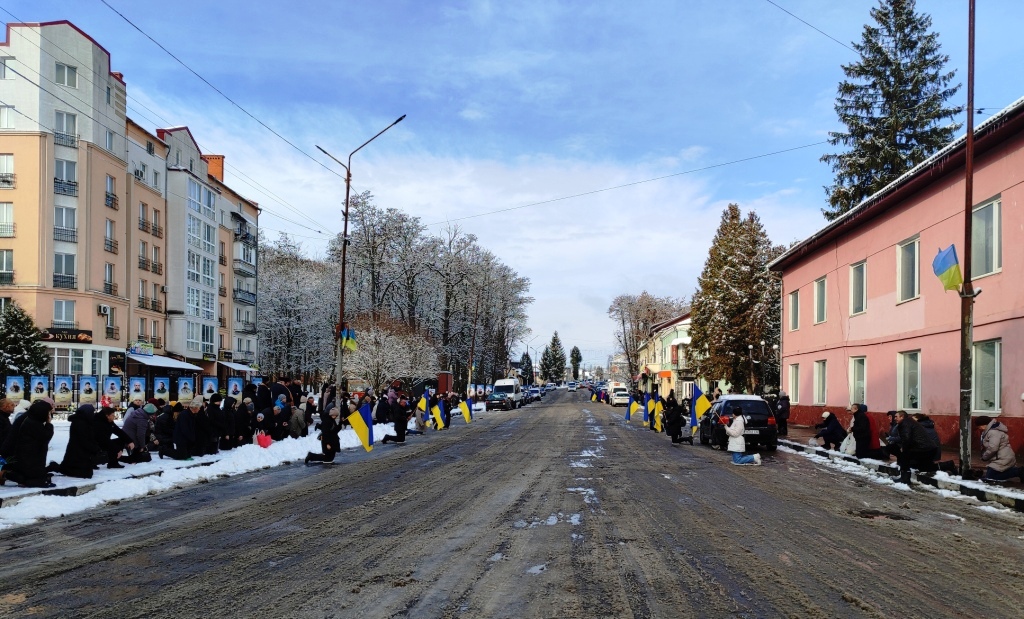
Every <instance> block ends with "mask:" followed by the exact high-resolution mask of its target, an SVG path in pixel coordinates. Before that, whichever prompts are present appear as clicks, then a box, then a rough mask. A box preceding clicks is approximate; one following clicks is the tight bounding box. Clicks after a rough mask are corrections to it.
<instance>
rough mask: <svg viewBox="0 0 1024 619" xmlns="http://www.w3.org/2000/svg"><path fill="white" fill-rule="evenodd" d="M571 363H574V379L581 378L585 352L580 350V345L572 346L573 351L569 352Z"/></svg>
mask: <svg viewBox="0 0 1024 619" xmlns="http://www.w3.org/2000/svg"><path fill="white" fill-rule="evenodd" d="M569 363H570V364H571V365H572V379H573V380H579V379H580V364H581V363H583V353H581V352H580V349H579V347H577V346H573V347H572V352H570V353H569Z"/></svg>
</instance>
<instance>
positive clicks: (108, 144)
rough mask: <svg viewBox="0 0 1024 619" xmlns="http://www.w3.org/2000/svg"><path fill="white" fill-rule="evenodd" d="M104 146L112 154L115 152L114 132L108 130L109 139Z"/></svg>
mask: <svg viewBox="0 0 1024 619" xmlns="http://www.w3.org/2000/svg"><path fill="white" fill-rule="evenodd" d="M104 146H105V147H106V149H107V150H109V151H110V152H114V132H113V131H111V130H110V129H107V139H106V142H105V143H104Z"/></svg>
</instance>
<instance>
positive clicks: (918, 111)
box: [821, 0, 963, 221]
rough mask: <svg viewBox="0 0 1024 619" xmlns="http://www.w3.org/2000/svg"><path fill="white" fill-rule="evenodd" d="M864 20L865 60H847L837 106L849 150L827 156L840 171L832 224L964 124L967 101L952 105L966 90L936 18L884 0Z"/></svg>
mask: <svg viewBox="0 0 1024 619" xmlns="http://www.w3.org/2000/svg"><path fill="white" fill-rule="evenodd" d="M871 17H872V18H873V19H874V20H875V22H876V24H877V25H871V24H868V25H865V26H864V33H863V35H862V39H861V42H860V43H853V46H854V49H856V50H857V53H859V54H860V59H859V60H857V61H855V62H852V63H850V64H846V65H843V72H844V73H845V74H846V77H847V79H846V80H843V81H842V82H840V83H839V89H838V91H839V94H838V97H837V98H836V104H835V110H836V114H838V116H839V121H840V122H841V123H843V124H844V125H846V131H831V132H829V143H830V144H832V145H833V146H840V145H842V146H845V147H848V148H849V150H848V151H847V152H845V153H839V154H830V155H824V156H822V158H821V160H822V161H824V162H826V163H828V164H831V166H832V171H833V172H834V173H835V180H834V183H833V184H832V186H830V187H825V193H826V194H828V202H829V206H828V208H824V209H822V213H824V215H825V218H826V219H828V220H829V221H831V220H833V219H835V218H837V217H839V216H840V215H842V214H843V213H845V212H847V211H849V210H850V209H852V208H853V207H855V206H856V205H857V204H859V203H860V202H861V201H863V200H864V199H865V198H867V197H868V196H870V195H872V194H874V193H876V192H877V191H879V190H880V189H882V188H883V187H885V186H886V185H888V184H889V183H891V182H892V181H893V180H895V179H896V178H898V177H899V176H901V175H902V174H903V173H905V172H906V171H907V170H909V169H911V168H913V167H914V166H916V165H917V164H919V163H921V162H922V161H924V160H925V159H927V158H928V157H930V156H931V155H932V154H933V153H935V152H936V151H937V150H939V149H940V148H942V147H943V146H945V145H946V144H947V143H949V142H950V141H951V140H952V139H953V137H954V135H955V134H956V132H957V131H958V130H959V129H960V124H959V123H952V122H951V121H952V119H953V118H954V117H955V116H956V115H957V114H959V113H960V112H962V111H963V107H962V106H954V107H949V106H947V105H946V102H947V101H948V100H949V99H950V98H952V97H953V96H954V95H955V94H956V92H957V91H958V90H959V89H960V85H959V84H957V85H955V86H951V83H952V81H953V77H954V75H955V74H956V71H946V70H945V65H946V63H947V62H949V56H947V55H946V54H942V53H940V51H939V41H938V34H937V33H935V32H929V29H930V28H931V25H932V20H931V17H929V16H928V15H927V14H924V13H916V12H915V0H879V5H878V7H877V8H875V9H872V10H871Z"/></svg>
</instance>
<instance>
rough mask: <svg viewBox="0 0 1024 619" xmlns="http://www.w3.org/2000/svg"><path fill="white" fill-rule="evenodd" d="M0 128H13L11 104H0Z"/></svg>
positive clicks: (12, 107)
mask: <svg viewBox="0 0 1024 619" xmlns="http://www.w3.org/2000/svg"><path fill="white" fill-rule="evenodd" d="M0 129H14V106H13V105H0Z"/></svg>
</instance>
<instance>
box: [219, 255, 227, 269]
mask: <svg viewBox="0 0 1024 619" xmlns="http://www.w3.org/2000/svg"><path fill="white" fill-rule="evenodd" d="M220 265H221V266H224V267H226V266H228V257H227V256H225V255H224V254H221V255H220Z"/></svg>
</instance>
